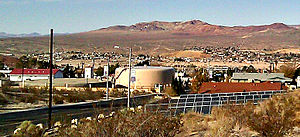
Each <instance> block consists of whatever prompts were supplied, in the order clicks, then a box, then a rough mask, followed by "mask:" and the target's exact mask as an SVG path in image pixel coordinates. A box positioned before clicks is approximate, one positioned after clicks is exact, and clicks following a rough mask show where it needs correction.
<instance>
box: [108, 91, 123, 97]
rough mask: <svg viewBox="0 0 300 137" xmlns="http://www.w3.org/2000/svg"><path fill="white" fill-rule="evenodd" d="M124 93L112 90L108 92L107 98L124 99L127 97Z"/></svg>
mask: <svg viewBox="0 0 300 137" xmlns="http://www.w3.org/2000/svg"><path fill="white" fill-rule="evenodd" d="M126 93H127V91H121V90H118V89H112V90H111V91H110V92H109V96H110V97H115V98H119V97H126V96H127V94H126Z"/></svg>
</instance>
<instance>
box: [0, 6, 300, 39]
mask: <svg viewBox="0 0 300 137" xmlns="http://www.w3.org/2000/svg"><path fill="white" fill-rule="evenodd" d="M193 19H199V20H201V21H205V22H208V23H210V24H216V25H225V26H239V25H242V26H246V25H263V24H272V23H275V22H281V23H285V24H288V25H298V24H300V0H0V32H6V33H14V34H21V33H32V32H38V33H41V34H48V33H49V29H51V28H53V29H54V32H56V33H76V32H85V31H90V30H96V29H100V28H104V27H108V26H113V25H132V24H135V23H138V22H149V21H187V20H193Z"/></svg>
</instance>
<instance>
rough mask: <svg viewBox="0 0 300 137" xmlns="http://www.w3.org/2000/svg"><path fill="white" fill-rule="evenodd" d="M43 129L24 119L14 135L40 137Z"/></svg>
mask: <svg viewBox="0 0 300 137" xmlns="http://www.w3.org/2000/svg"><path fill="white" fill-rule="evenodd" d="M42 133H43V129H41V128H40V127H38V126H36V125H34V124H32V123H31V121H23V122H22V123H21V125H20V126H18V129H16V130H15V134H14V135H13V136H14V137H40V136H42Z"/></svg>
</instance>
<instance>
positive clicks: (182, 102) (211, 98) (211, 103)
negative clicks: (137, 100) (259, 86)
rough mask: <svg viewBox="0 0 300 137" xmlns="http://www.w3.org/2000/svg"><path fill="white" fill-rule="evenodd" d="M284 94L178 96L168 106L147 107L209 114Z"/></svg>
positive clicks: (178, 112) (270, 92) (274, 92)
mask: <svg viewBox="0 0 300 137" xmlns="http://www.w3.org/2000/svg"><path fill="white" fill-rule="evenodd" d="M284 92H285V91H284V90H276V91H252V92H236V93H214V94H184V95H180V97H179V98H177V99H171V100H170V101H169V103H168V104H157V105H153V104H152V105H148V106H147V107H148V108H150V107H153V108H154V106H156V108H158V109H160V110H161V111H166V112H169V111H170V112H173V113H174V115H176V114H180V113H186V112H189V111H195V112H198V113H203V114H210V113H211V110H212V108H213V107H218V106H222V105H225V104H228V103H232V104H245V103H247V102H249V101H251V102H253V103H254V104H257V103H258V102H259V101H263V100H265V99H269V98H271V97H272V96H273V95H274V94H278V93H284ZM153 108H152V109H153Z"/></svg>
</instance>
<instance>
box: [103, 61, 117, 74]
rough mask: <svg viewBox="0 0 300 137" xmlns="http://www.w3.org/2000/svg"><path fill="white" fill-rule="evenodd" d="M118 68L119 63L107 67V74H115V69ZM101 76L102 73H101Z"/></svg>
mask: <svg viewBox="0 0 300 137" xmlns="http://www.w3.org/2000/svg"><path fill="white" fill-rule="evenodd" d="M118 67H120V65H119V63H117V64H115V65H110V66H109V74H115V71H116V68H118ZM102 74H103V73H102Z"/></svg>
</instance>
